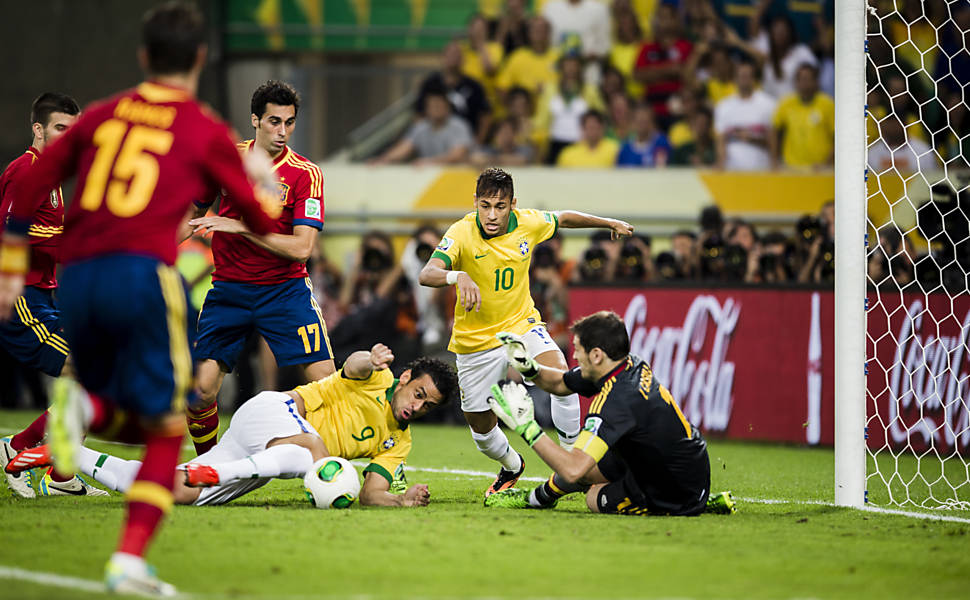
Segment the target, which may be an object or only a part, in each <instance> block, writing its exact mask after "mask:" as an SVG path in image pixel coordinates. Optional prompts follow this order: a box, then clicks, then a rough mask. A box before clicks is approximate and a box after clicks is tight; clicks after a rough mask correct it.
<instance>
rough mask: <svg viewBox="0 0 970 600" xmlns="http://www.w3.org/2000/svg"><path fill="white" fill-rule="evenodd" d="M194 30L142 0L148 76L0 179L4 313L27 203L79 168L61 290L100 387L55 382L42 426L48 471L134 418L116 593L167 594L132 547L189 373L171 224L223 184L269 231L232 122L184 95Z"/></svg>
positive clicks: (257, 168) (179, 15)
mask: <svg viewBox="0 0 970 600" xmlns="http://www.w3.org/2000/svg"><path fill="white" fill-rule="evenodd" d="M205 37H206V31H205V26H204V23H203V21H202V16H201V14H200V13H199V11H198V9H196V8H195V7H194V6H192V5H190V4H183V3H180V2H171V3H167V4H163V5H161V6H159V7H157V8H155V9H153V10H151V11H149V12H148V13H147V14H146V16H145V19H144V20H143V22H142V45H141V47H140V48H139V50H138V58H139V62H140V63H141V65H142V68H143V69H144V71H145V72H146V74H147V80H146V82H145V83H142V84H140V85H139V86H138V87H136V88H134V89H130V90H127V91H123V92H121V93H119V94H117V95H115V96H113V97H111V98H109V99H106V100H103V101H100V102H96V103H95V104H93V105H92V106H91V107H90V108H88V109H87V110H85V111H84V113H83V114H82V115H81V117H80V118H79V119H78V121H77V123H75V124H74V126H73V127H70V128H69V129H68V130H67V132H65V133H64V135H62V136H61V138H60V139H59V140H57V141H56V142H54V143H53V144H51V145H49V146H47V147H46V148H45V149H44V152H43V153H42V154H41V156H40V158H38V159H37V160H36V162H35V163H34V165H33V166H32V167H31V170H30V172H29V177H25V178H23V179H21V180H20V181H15V182H14V183H13V185H11V186H10V188H9V189H7V190H6V192H5V193H6V194H10V195H11V197H12V199H11V209H10V217H9V220H8V222H7V228H6V231H5V233H4V238H3V242H2V245H0V318H6V317H8V316H9V315H10V312H11V309H12V308H13V304H14V300H15V299H16V298H17V297H18V296H20V294H21V290H22V289H23V283H24V274H25V273H26V272H27V271H28V267H29V255H28V252H27V239H28V238H27V234H28V232H29V228H30V225H31V224H32V220H33V218H34V215H36V214H37V204H38V202H41V201H42V200H43V199H44V198H45V197H46V194H45V193H44V192H46V190H51V189H54V188H55V187H56V186H57V185H58V184H59V183H60V182H61V181H63V180H64V179H66V178H67V177H70V176H71V175H73V174H75V173H76V174H77V176H78V178H77V182H78V183H77V186H76V189H75V192H74V198H73V201H72V202H71V204H70V205H69V207H68V210H67V214H66V215H65V220H64V234H63V236H62V238H63V239H62V242H61V246H60V249H59V252H60V256H59V258H60V261H61V262H62V263H63V264H64V268H63V271H62V273H61V279H60V287H59V302H60V309H61V319H62V323H63V327H64V337H65V339H66V340H67V342H68V343H69V344H70V347H71V349H72V350H73V353H72V359H73V360H74V363H75V368H76V370H77V376H78V379H79V381H80V382H81V384H83V385H84V387H85V388H86V389H88V390H90V391H91V392H93V393H95V394H98V396H94V395H92V396H90V397H87V396H84V395H83V394H80V393H70V389H68V388H69V387H70V386H69V385H67V384H65V385H62V386H60V387H59V388H58V389H55V393H54V398H53V399H54V402H53V404H52V410H51V416H50V419H49V420H48V439H49V443H50V445H51V450H52V451H53V454H54V458H55V459H56V460H57V463H58V464H57V467H58V469H59V470H61V471H65V472H66V471H71V472H74V471H76V463H77V453H78V449H79V447H80V438H81V435H82V434H83V431H84V429H89V430H90V431H93V432H99V431H102V430H105V429H106V428H108V427H109V426H110V425H111V424H112V422H113V421H114V420H115V419H116V418H118V419H126V418H127V419H128V420H133V421H135V422H137V423H138V424H139V425H140V426H141V428H142V430H143V431H144V434H143V436H144V442H145V454H144V462H143V464H142V466H141V467H140V468H139V471H138V473H137V475H136V476H135V479H134V482H133V483H132V485H131V487H130V488H129V489H128V492H127V494H126V496H127V515H126V520H125V525H124V530H123V533H122V535H121V540H120V543H119V546H118V550H117V552H115V554H113V555H112V557H111V559H110V560H109V561H108V564H107V568H106V573H105V577H106V584H107V587H108V589H109V590H113V591H116V592H125V593H142V594H155V595H172V594H174V588H173V586H171V585H169V584H167V583H164V582H162V581H160V580H159V579H158V578H157V577H155V576H154V575H153V573H152V572H151V571H150V570H149V568H148V566H147V565H146V563H145V561H144V558H143V557H144V554H145V549H146V547H147V545H148V543H149V541H150V540H151V538H152V537H153V535H154V533H155V531H156V530H157V529H158V526H159V524H160V522H161V519H162V516H163V515H164V514H165V513H166V512H168V510H169V508H170V507H171V505H172V487H173V482H174V480H175V476H174V473H175V465H176V464H177V463H178V454H179V449H180V447H181V443H182V438H183V431H184V429H185V421H184V415H183V410H184V406H185V400H186V394H187V392H188V391H189V388H190V386H191V385H192V360H191V355H190V350H189V336H190V333H189V332H190V331H191V329H192V327H191V324H190V323H189V321H188V319H187V313H186V302H187V298H186V291H185V288H184V285H183V282H182V281H181V278H180V277H179V275H178V273H177V271H176V270H175V269H174V267H173V266H172V265H173V264H174V263H175V256H176V231H177V230H178V227H179V224H180V222H182V221H183V220H184V219H185V217H186V216H187V215H188V213H189V209H190V207H191V205H192V202H193V201H194V200H196V199H198V198H201V197H206V195H207V194H215V193H216V192H217V191H218V190H219V189H220V188H221V189H225V190H227V191H228V192H229V193H230V194H231V195H232V196H233V198H234V199H235V201H234V206H236V207H237V208H238V210H240V212H241V213H242V214H243V217H244V219H245V220H246V222H247V224H248V226H249V227H250V228H251V229H253V230H254V231H256V232H258V233H260V234H264V233H268V232H269V231H270V230H271V228H272V226H273V222H272V220H271V219H270V218H269V217H268V216H267V214H266V213H265V212H264V211H263V210H262V209H261V207H260V202H259V200H257V197H256V195H255V193H254V190H253V184H252V183H250V181H249V179H248V178H247V175H246V172H245V171H244V168H243V162H242V160H241V159H240V156H239V153H238V152H237V151H236V148H235V145H234V144H233V141H232V138H231V135H230V131H229V128H228V127H227V126H226V125H225V124H223V123H221V122H220V121H218V120H217V119H216V118H215V117H214V116H212V115H211V114H210V113H209V112H208V111H207V110H206V109H204V108H203V107H202V106H201V105H200V104H199V103H198V102H197V101H196V100H195V94H196V90H197V89H198V81H199V75H200V73H201V71H202V67H203V65H204V64H205V59H206V46H205ZM266 162H268V158H267V159H266ZM247 164H249V165H250V174H251V176H253V177H255V178H258V180H259V181H261V184H260V185H261V186H262V187H266V186H272V185H274V182H273V181H272V174H271V173H270V172H269V167H268V165H267V164H263V165H260V163H259V161H258V160H257V159H251V160H250V162H249V163H247ZM267 207H269V208H270V209H272V208H273V206H272V204H271V203H267ZM64 381H65V380H64V379H63V378H61V379H60V380H58V382H64ZM102 398H106V399H107V400H102ZM121 410H124V411H129V412H130V414H129V415H128V416H127V417H126V416H125V415H124V414H121V413H120V412H119V411H121Z"/></svg>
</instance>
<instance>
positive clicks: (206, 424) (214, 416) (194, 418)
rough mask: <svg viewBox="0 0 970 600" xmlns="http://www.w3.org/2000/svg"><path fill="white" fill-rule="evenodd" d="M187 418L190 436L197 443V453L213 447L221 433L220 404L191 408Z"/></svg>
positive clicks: (202, 452)
mask: <svg viewBox="0 0 970 600" xmlns="http://www.w3.org/2000/svg"><path fill="white" fill-rule="evenodd" d="M185 419H186V420H187V421H188V422H189V436H191V437H192V443H193V444H195V453H196V454H198V455H200V456H201V455H202V454H204V453H206V452H208V451H209V450H211V449H212V447H213V446H215V445H216V442H218V441H219V440H218V434H219V405H218V404H216V403H214V402H213V403H212V406H209V407H207V408H203V409H201V410H199V411H194V410H191V409H189V410H188V411H186V413H185Z"/></svg>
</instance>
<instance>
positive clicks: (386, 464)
mask: <svg viewBox="0 0 970 600" xmlns="http://www.w3.org/2000/svg"><path fill="white" fill-rule="evenodd" d="M390 439H391V440H393V442H394V445H393V446H391V447H390V448H388V449H386V450H384V451H383V452H381V453H380V454H378V455H377V456H375V457H373V458H372V459H371V461H370V464H369V465H367V466H366V467H364V472H365V473H367V472H373V473H377V474H378V475H380V476H381V477H383V478H384V479H386V480H387V482H388V483H393V482H394V473H395V472H396V471H397V470H398V469H401V468H403V466H404V461H405V460H407V458H408V454H410V453H411V430H410V428H409V429H405V430H404V431H403V432H402V433H401V434H400V437H397V436H394V437H391V438H390ZM385 443H386V442H385Z"/></svg>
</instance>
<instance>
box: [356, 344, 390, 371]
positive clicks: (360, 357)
mask: <svg viewBox="0 0 970 600" xmlns="http://www.w3.org/2000/svg"><path fill="white" fill-rule="evenodd" d="M392 362H394V353H393V352H391V349H390V348H388V347H387V346H385V345H384V344H374V347H373V348H371V349H370V352H368V351H367V350H358V351H357V352H354V353H353V354H351V355H350V356H348V357H347V360H346V361H344V375H345V376H346V377H349V378H350V379H367V378H368V377H370V375H371V373H373V372H374V371H380V370H381V369H386V368H387V367H389V366H390V364H391V363H392Z"/></svg>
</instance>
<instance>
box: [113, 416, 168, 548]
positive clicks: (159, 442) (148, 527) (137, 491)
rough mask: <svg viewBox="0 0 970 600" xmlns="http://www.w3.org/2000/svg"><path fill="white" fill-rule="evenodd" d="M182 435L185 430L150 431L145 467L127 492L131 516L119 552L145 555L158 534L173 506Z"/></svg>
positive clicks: (147, 439) (123, 533)
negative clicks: (156, 432)
mask: <svg viewBox="0 0 970 600" xmlns="http://www.w3.org/2000/svg"><path fill="white" fill-rule="evenodd" d="M182 437H183V435H182V434H179V435H165V436H162V435H158V434H152V433H149V434H147V435H146V439H145V456H144V458H143V459H142V461H143V462H142V465H141V469H139V470H138V475H137V476H135V481H134V482H132V484H131V487H129V488H128V492H127V493H126V494H125V495H126V497H127V499H128V516H127V519H126V521H125V527H124V530H123V531H122V533H121V542H120V543H119V545H118V552H126V553H128V554H134V555H136V556H144V554H145V547H146V546H147V545H148V543H149V542H150V541H151V539H152V537H153V536H154V535H155V531H156V530H157V529H158V526H159V524H160V523H161V520H162V517H163V516H164V515H165V513H166V512H168V511H169V510H170V509H171V508H172V500H173V499H172V489H173V488H174V487H175V485H174V484H175V466H176V465H177V464H178V460H179V449H180V448H181V446H182Z"/></svg>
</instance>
